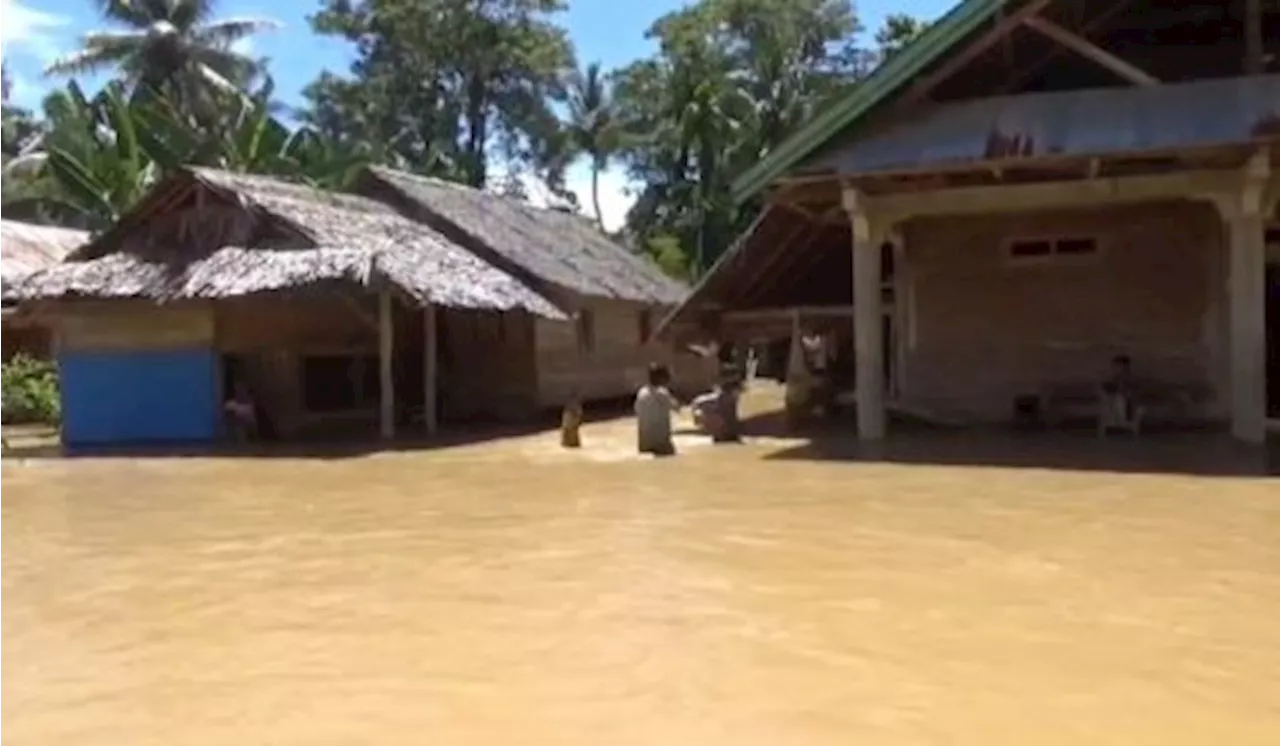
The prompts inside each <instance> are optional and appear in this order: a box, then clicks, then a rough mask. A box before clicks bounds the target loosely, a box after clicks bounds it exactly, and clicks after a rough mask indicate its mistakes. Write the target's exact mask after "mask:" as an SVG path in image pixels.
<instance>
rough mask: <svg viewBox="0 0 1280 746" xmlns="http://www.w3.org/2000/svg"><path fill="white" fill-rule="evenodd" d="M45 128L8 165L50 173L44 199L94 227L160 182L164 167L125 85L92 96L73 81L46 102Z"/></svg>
mask: <svg viewBox="0 0 1280 746" xmlns="http://www.w3.org/2000/svg"><path fill="white" fill-rule="evenodd" d="M44 109H45V120H46V125H45V131H44V132H43V133H42V134H41V135H40V137H38V138H37V139H36V140H35V141H34V142H32V143H31V144H30V145H29V146H28V147H27V148H26V149H25V150H24V152H23V153H22V154H20V155H19V156H18V157H17V158H15V159H13V160H12V161H10V162H9V163H8V164H6V175H10V174H15V173H20V172H22V173H30V174H32V175H34V176H38V177H47V178H48V179H50V180H51V181H52V183H53V185H54V188H53V189H52V192H53V194H51V195H49V196H47V197H44V198H42V199H44V200H46V201H49V202H51V203H57V204H56V205H52V204H51V205H50V207H51V208H56V211H57V212H61V213H65V212H67V211H70V212H72V213H74V214H75V215H77V216H78V220H77V221H76V222H79V223H81V224H83V225H86V226H87V227H90V228H100V227H105V226H107V225H109V224H110V223H111V222H113V221H115V220H116V219H118V218H119V216H120V214H121V213H123V212H124V211H125V210H127V209H129V208H130V207H132V206H133V205H134V203H136V202H137V201H138V200H139V199H140V198H141V197H142V195H143V194H144V193H145V192H146V190H147V189H148V188H149V187H150V186H151V185H152V184H153V183H154V181H155V179H156V176H157V175H158V172H159V169H158V168H157V166H156V163H155V162H154V160H153V159H152V158H151V157H150V155H149V154H148V153H147V151H146V150H145V149H144V148H143V147H142V146H141V144H140V140H139V129H138V127H137V116H136V112H135V110H134V108H133V107H131V106H130V103H129V100H128V98H127V97H126V96H125V95H124V93H123V89H122V87H121V86H120V85H119V84H116V83H113V84H109V85H108V86H106V87H105V88H104V89H103V90H102V92H101V93H99V94H98V95H97V96H95V97H94V98H93V99H92V100H91V99H89V98H87V97H86V96H85V95H84V92H83V91H82V90H81V89H80V87H79V86H78V85H77V84H76V83H74V82H72V83H70V84H69V85H68V86H67V87H66V89H65V90H62V91H57V92H55V93H53V94H51V95H50V96H49V97H48V98H47V99H46V100H45V104H44Z"/></svg>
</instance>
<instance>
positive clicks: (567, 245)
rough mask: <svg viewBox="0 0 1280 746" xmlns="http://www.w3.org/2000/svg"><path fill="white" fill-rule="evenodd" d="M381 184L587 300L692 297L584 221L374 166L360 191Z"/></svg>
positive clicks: (473, 243)
mask: <svg viewBox="0 0 1280 746" xmlns="http://www.w3.org/2000/svg"><path fill="white" fill-rule="evenodd" d="M378 186H383V187H386V188H390V189H391V190H393V191H394V192H396V193H398V194H399V195H400V196H401V197H402V198H403V199H405V200H408V201H409V202H411V203H413V204H414V205H415V206H417V207H419V208H420V209H421V212H422V214H421V215H415V217H422V218H424V219H426V220H427V221H428V222H430V223H431V224H432V225H433V226H434V227H436V228H438V229H440V230H441V231H442V232H443V233H445V234H446V235H448V236H449V237H450V238H453V239H455V240H457V241H458V242H459V243H460V244H462V245H464V246H468V247H469V248H471V249H473V250H477V253H480V254H481V255H482V256H483V255H486V254H488V255H489V257H490V258H492V259H505V260H506V261H507V262H508V263H509V265H508V266H510V265H511V264H513V265H516V266H517V267H519V268H523V269H524V270H525V271H527V272H528V273H529V274H530V275H532V276H533V277H534V278H536V279H538V280H541V281H542V282H545V283H549V284H551V285H554V286H558V287H560V288H564V289H567V290H570V291H572V292H575V293H579V294H582V295H586V296H594V297H602V298H617V299H622V300H632V301H638V302H642V303H651V304H658V305H674V304H676V303H679V302H680V301H681V300H682V299H683V298H684V296H685V294H686V293H687V292H688V288H687V287H685V286H684V285H683V284H682V283H680V282H678V281H676V280H674V279H672V278H670V277H668V276H667V275H665V274H663V272H662V271H661V270H660V269H658V267H657V266H656V265H654V264H653V263H652V262H650V261H648V260H647V259H645V258H644V257H641V256H637V255H635V254H633V253H631V252H630V251H628V250H627V249H626V248H624V247H623V246H621V245H619V244H618V243H616V242H614V241H613V240H612V239H611V238H609V237H608V236H607V235H605V234H604V232H603V231H601V230H600V229H599V228H598V227H597V226H596V225H595V224H594V223H592V222H591V221H589V220H586V219H584V218H582V217H581V216H579V215H576V214H572V213H566V212H562V211H560V210H555V209H541V208H537V207H534V206H532V205H530V204H528V203H526V202H521V201H519V200H515V199H511V198H508V197H502V196H499V195H494V194H489V193H487V192H482V191H480V190H478V189H473V188H471V187H468V186H464V185H461V184H455V183H453V182H448V181H442V180H440V179H433V178H429V177H425V176H417V175H414V174H408V173H404V172H401V171H393V170H390V169H385V168H370V169H369V170H368V172H367V173H366V174H365V178H364V179H362V180H361V183H360V188H361V190H362V191H364V193H366V194H368V193H372V192H371V190H374V189H376V188H377V187H378ZM494 255H496V256H494Z"/></svg>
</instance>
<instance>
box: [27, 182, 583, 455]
mask: <svg viewBox="0 0 1280 746" xmlns="http://www.w3.org/2000/svg"><path fill="white" fill-rule="evenodd" d="M15 295H16V296H17V297H19V298H21V299H23V302H24V306H28V307H31V308H32V310H33V311H34V312H37V313H39V314H41V315H42V316H45V317H47V318H50V319H52V321H53V323H54V324H55V327H56V329H57V333H58V338H59V355H58V363H59V368H60V374H61V380H62V390H63V391H62V393H63V400H64V401H63V417H64V422H63V439H64V441H65V442H66V443H68V444H70V445H92V444H109V443H124V442H143V441H184V440H186V441H207V440H211V439H214V438H216V437H218V436H219V434H220V432H221V429H222V428H221V424H222V423H221V418H222V414H221V413H222V402H223V401H224V400H225V399H226V398H227V397H228V396H229V394H230V393H231V391H232V388H233V387H236V386H237V385H239V386H244V387H247V389H248V390H249V392H250V393H251V395H252V397H253V399H254V401H255V403H256V404H257V405H258V407H259V410H260V413H261V415H262V417H263V419H264V421H265V422H267V423H269V424H270V426H271V429H272V430H274V431H276V433H277V434H278V435H279V436H280V437H283V438H298V437H306V436H309V435H312V434H323V433H333V432H343V433H350V432H359V431H360V430H361V429H366V430H370V431H372V430H375V429H376V430H378V431H380V432H381V434H382V435H383V436H384V437H391V436H393V435H394V434H395V433H396V432H397V430H401V431H403V430H406V429H416V430H420V431H426V432H433V431H435V430H436V428H437V424H438V423H439V422H440V421H441V420H443V421H446V422H447V421H461V420H466V421H470V420H476V419H482V418H489V417H492V418H498V419H512V418H518V417H524V416H528V415H531V414H533V413H535V412H536V411H537V409H538V407H539V405H540V404H541V403H542V400H541V399H540V398H539V396H538V388H537V381H538V372H537V369H536V367H535V364H536V357H535V354H534V351H535V333H534V329H535V326H536V325H537V324H538V323H539V322H541V321H542V320H545V321H546V322H547V323H549V324H553V325H554V324H559V325H561V327H563V328H566V329H573V328H575V324H574V321H573V320H572V319H571V318H570V316H569V315H568V314H567V313H566V312H565V311H564V310H563V309H562V308H561V307H560V306H558V305H557V304H556V302H554V301H553V300H551V299H549V298H548V297H546V296H545V295H543V294H542V293H541V292H540V291H539V290H538V289H536V288H533V287H530V285H529V284H527V283H526V282H525V281H524V280H523V279H522V278H520V277H517V276H513V275H512V274H511V273H509V272H508V271H506V270H505V269H503V268H500V267H497V266H494V265H493V264H490V263H489V262H488V261H486V260H485V259H483V258H481V257H478V256H477V255H476V254H474V253H472V252H471V251H470V250H468V249H466V248H463V247H461V246H459V245H458V244H456V243H455V242H454V241H452V240H450V239H449V238H447V237H446V236H444V235H442V234H441V233H440V232H439V231H437V230H435V229H433V228H432V227H430V226H428V225H426V224H424V223H421V222H418V221H416V220H413V219H411V218H409V217H406V216H405V215H403V214H401V213H400V212H399V211H398V210H397V209H395V208H394V207H392V206H390V205H387V204H384V203H381V202H378V201H376V200H373V199H369V198H367V197H362V196H357V195H348V194H334V193H328V192H323V191H319V190H316V189H312V188H309V187H305V186H299V185H293V184H287V183H283V182H280V181H277V180H273V179H269V178H264V177H253V176H245V175H236V174H229V173H225V172H220V171H213V170H208V169H196V168H188V169H183V170H180V171H177V172H175V173H174V174H172V175H170V176H169V177H167V178H166V179H164V180H163V181H162V182H161V183H160V184H159V185H157V186H156V187H155V188H154V189H153V190H152V192H151V193H150V194H149V195H148V196H147V197H146V198H144V199H143V200H142V202H140V203H139V205H137V206H136V207H135V208H134V209H133V210H131V211H130V212H129V213H128V214H126V215H125V216H124V217H123V218H122V219H121V220H120V221H119V222H118V223H117V224H115V225H114V226H113V227H112V228H111V229H110V230H108V231H106V232H105V233H103V234H102V235H100V236H98V237H97V238H95V239H94V240H93V241H92V242H90V243H88V244H86V245H85V246H83V247H81V248H80V249H79V250H77V251H76V252H74V253H73V254H72V255H71V256H70V257H68V261H67V262H65V263H63V264H61V265H58V266H56V267H51V268H48V269H46V270H44V271H41V272H37V273H35V274H33V275H31V276H29V277H27V278H26V279H25V280H23V281H22V282H21V283H19V284H18V285H17V287H16V292H15Z"/></svg>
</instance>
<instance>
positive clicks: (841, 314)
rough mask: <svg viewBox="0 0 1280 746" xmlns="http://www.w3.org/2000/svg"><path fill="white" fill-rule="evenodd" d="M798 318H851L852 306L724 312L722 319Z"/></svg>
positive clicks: (734, 320) (780, 319)
mask: <svg viewBox="0 0 1280 746" xmlns="http://www.w3.org/2000/svg"><path fill="white" fill-rule="evenodd" d="M793 317H799V318H802V319H803V318H815V317H816V318H837V319H838V318H853V306H793V307H790V308H750V309H745V310H742V311H725V312H724V314H723V318H724V320H725V321H729V322H743V323H749V322H752V321H790V320H791V319H792V318H793Z"/></svg>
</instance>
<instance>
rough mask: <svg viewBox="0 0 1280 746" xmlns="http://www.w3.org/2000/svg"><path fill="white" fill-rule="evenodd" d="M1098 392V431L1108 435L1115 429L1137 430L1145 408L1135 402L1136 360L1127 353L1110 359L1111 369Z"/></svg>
mask: <svg viewBox="0 0 1280 746" xmlns="http://www.w3.org/2000/svg"><path fill="white" fill-rule="evenodd" d="M1099 393H1100V396H1099V408H1100V411H1099V413H1098V433H1099V434H1100V435H1105V434H1106V433H1107V432H1108V431H1110V430H1114V429H1120V430H1128V431H1129V432H1132V433H1137V432H1138V428H1139V427H1140V426H1141V420H1142V408H1141V407H1139V406H1138V405H1137V404H1136V403H1135V401H1134V397H1135V393H1136V392H1135V391H1134V383H1133V362H1132V361H1131V360H1130V359H1129V356H1128V355H1123V354H1121V355H1116V356H1115V357H1113V358H1111V372H1110V374H1109V375H1108V376H1107V378H1106V380H1104V381H1103V382H1102V386H1101V387H1100V392H1099Z"/></svg>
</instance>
